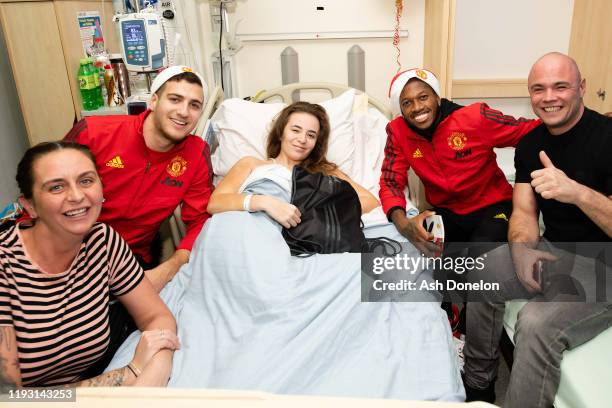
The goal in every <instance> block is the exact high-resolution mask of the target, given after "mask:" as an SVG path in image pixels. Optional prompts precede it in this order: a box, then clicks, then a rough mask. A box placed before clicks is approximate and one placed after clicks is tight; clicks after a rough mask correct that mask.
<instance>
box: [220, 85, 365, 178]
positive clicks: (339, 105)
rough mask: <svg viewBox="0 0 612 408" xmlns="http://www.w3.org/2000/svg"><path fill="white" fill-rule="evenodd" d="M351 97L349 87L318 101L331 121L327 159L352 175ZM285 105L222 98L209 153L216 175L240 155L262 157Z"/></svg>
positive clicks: (353, 140) (221, 172)
mask: <svg viewBox="0 0 612 408" xmlns="http://www.w3.org/2000/svg"><path fill="white" fill-rule="evenodd" d="M354 97H355V90H354V89H350V90H348V91H346V92H344V93H343V94H342V95H340V96H338V97H337V98H333V99H329V100H327V101H323V102H321V103H320V105H321V106H323V107H324V108H325V110H326V111H327V114H328V116H329V121H330V129H331V133H330V139H329V145H328V148H327V159H328V160H329V161H331V162H333V163H336V164H337V165H338V166H339V167H340V169H341V170H342V171H343V172H345V173H346V174H348V175H349V176H350V177H351V178H352V161H353V160H352V159H353V153H354V151H355V138H354V135H353V117H352V109H353V99H354ZM285 106H287V105H286V104H284V103H254V102H249V101H245V100H242V99H227V100H225V101H223V103H222V104H221V106H219V108H218V109H217V111H216V112H215V113H214V115H213V116H212V118H211V122H212V124H213V129H214V131H215V135H216V138H217V142H218V144H219V145H218V147H217V149H216V150H215V151H214V153H213V154H212V157H211V161H212V165H213V169H214V172H215V175H217V176H220V177H223V176H225V175H226V174H227V173H228V172H229V170H230V169H231V168H232V166H233V165H234V164H236V162H237V161H238V160H240V159H241V158H242V157H245V156H254V157H258V158H261V159H263V158H265V154H266V142H267V136H268V132H269V130H270V123H271V122H272V119H274V117H275V116H276V115H277V114H278V113H279V112H280V111H281V110H282V109H283V108H284V107H285ZM217 179H218V178H217Z"/></svg>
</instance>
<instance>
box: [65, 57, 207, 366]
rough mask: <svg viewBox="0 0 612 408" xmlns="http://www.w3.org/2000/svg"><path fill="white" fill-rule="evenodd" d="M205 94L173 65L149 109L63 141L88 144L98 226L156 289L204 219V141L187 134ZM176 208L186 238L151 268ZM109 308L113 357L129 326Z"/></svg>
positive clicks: (183, 256)
mask: <svg viewBox="0 0 612 408" xmlns="http://www.w3.org/2000/svg"><path fill="white" fill-rule="evenodd" d="M206 93H207V87H206V83H205V82H204V80H203V79H202V77H201V76H200V75H199V74H197V73H196V72H195V71H193V70H192V69H191V68H189V67H186V66H173V67H170V68H167V69H165V70H164V71H162V72H161V73H160V74H159V75H158V76H157V77H156V78H155V80H154V81H153V84H152V85H151V95H152V96H151V100H150V104H149V107H150V109H148V110H146V111H145V112H143V113H142V114H140V115H138V116H128V115H120V116H91V117H87V118H85V119H83V120H81V121H80V122H78V123H77V124H76V125H75V126H74V127H73V128H72V130H71V131H70V132H69V133H68V134H67V135H66V137H65V138H66V139H68V140H73V141H75V142H78V143H81V144H84V145H87V146H88V147H89V148H90V149H91V151H92V153H93V154H94V156H95V157H96V165H97V168H98V172H99V173H100V176H101V178H102V182H103V185H104V198H105V202H104V204H103V206H102V213H101V214H100V217H99V221H101V222H105V223H107V224H109V225H111V226H112V227H113V228H114V229H115V230H116V231H117V232H119V234H120V235H121V236H122V237H123V239H125V240H126V241H127V243H128V245H129V246H130V249H131V250H132V251H133V252H134V254H135V255H136V257H137V259H138V260H139V262H140V263H141V265H142V266H143V268H144V269H145V274H146V276H147V278H149V280H150V281H151V283H152V284H153V286H154V287H155V289H157V290H158V291H160V290H161V289H162V288H163V287H164V286H165V285H166V283H168V282H169V281H170V280H171V279H172V278H173V277H174V275H175V274H176V273H177V272H178V270H179V268H180V267H181V266H182V265H183V264H185V263H186V262H187V261H188V260H189V254H190V251H191V248H192V246H193V244H194V242H195V239H196V238H197V236H198V234H199V233H200V230H201V229H202V226H203V225H204V222H206V220H207V219H208V218H210V215H209V214H208V213H207V212H206V207H207V205H208V200H209V198H210V195H211V194H212V191H213V184H212V174H213V171H212V166H211V163H210V150H209V147H208V145H207V143H206V142H205V141H203V140H202V139H201V138H199V137H197V136H194V135H191V134H190V133H191V132H192V131H193V129H194V128H195V127H196V125H197V123H198V120H199V119H200V117H201V116H202V110H203V106H204V101H205V97H206ZM177 205H181V216H182V219H183V221H184V222H185V224H186V228H187V233H186V235H185V237H184V238H183V240H182V241H181V243H180V245H179V247H178V248H177V249H176V251H175V252H174V254H173V255H172V256H171V257H170V258H169V259H168V260H166V261H164V262H162V263H161V264H158V262H157V261H156V259H155V258H156V255H157V256H158V255H159V254H152V252H151V244H152V242H153V240H154V238H155V236H156V234H157V233H158V231H159V227H160V225H161V223H162V222H163V221H164V220H165V219H167V218H168V217H169V216H170V215H171V214H172V213H173V211H174V209H175V208H176V207H177ZM110 309H111V310H110V313H111V345H110V346H109V353H110V351H112V353H110V356H111V357H112V354H113V353H114V350H112V349H113V348H114V349H115V350H116V348H117V347H118V346H119V345H120V344H121V342H122V341H123V340H124V339H125V337H127V334H129V333H130V332H131V331H132V330H133V329H134V328H135V326H134V325H133V322H131V318H130V317H129V315H128V314H127V313H126V312H125V311H124V310H120V309H121V305H120V304H118V303H115V304H112V305H111V308H110ZM119 332H120V334H119ZM102 368H105V367H102Z"/></svg>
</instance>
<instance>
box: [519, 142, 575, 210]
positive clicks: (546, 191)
mask: <svg viewBox="0 0 612 408" xmlns="http://www.w3.org/2000/svg"><path fill="white" fill-rule="evenodd" d="M540 162H541V163H542V165H543V166H544V168H543V169H540V170H535V171H533V172H531V186H532V187H533V188H534V189H535V191H536V193H538V194H540V195H541V196H542V198H545V199H547V200H549V199H554V200H557V201H560V202H562V203H567V204H575V203H576V201H577V200H578V195H579V194H580V188H581V187H582V185H580V184H579V183H577V182H575V181H574V180H572V179H571V178H569V177H567V175H566V174H565V173H564V172H563V171H561V170H559V169H558V168H556V167H555V165H554V164H553V162H552V161H551V160H550V158H549V157H548V155H547V154H546V153H545V152H544V151H543V150H542V151H541V152H540Z"/></svg>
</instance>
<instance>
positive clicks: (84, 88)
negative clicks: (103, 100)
mask: <svg viewBox="0 0 612 408" xmlns="http://www.w3.org/2000/svg"><path fill="white" fill-rule="evenodd" d="M77 77H78V81H79V91H80V92H81V99H82V101H83V109H84V110H88V111H89V110H95V109H97V108H98V103H97V101H96V95H97V91H96V84H95V81H94V76H93V75H92V72H91V70H90V68H89V59H87V58H82V59H81V60H80V61H79V72H78V74H77Z"/></svg>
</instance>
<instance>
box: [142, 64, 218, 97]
mask: <svg viewBox="0 0 612 408" xmlns="http://www.w3.org/2000/svg"><path fill="white" fill-rule="evenodd" d="M184 72H191V73H192V74H195V75H196V76H197V77H198V78H199V79H200V82H202V90H203V91H204V99H205V100H206V96H207V95H208V86H207V85H206V82H205V81H204V78H202V75H200V74H198V73H197V72H196V71H195V70H194V69H193V68H191V67H188V66H186V65H174V66H171V67H168V68H166V69H164V70H163V71H161V72H160V73H159V74H157V76H156V77H155V79H154V80H153V83H152V84H151V95H153V94H154V93H155V92H157V90H158V89H159V88H161V87H162V85H163V84H165V83H166V82H167V81H168V80H169V79H170V78H172V77H175V76H177V75H180V74H182V73H184Z"/></svg>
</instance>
